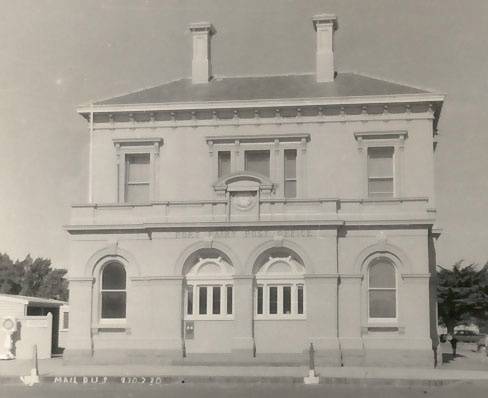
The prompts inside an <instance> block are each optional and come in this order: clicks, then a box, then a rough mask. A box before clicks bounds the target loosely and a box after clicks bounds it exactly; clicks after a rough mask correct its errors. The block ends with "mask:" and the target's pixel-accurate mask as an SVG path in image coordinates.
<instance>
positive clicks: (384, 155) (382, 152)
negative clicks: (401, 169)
mask: <svg viewBox="0 0 488 398" xmlns="http://www.w3.org/2000/svg"><path fill="white" fill-rule="evenodd" d="M368 175H369V176H370V177H392V176H393V147H377V148H368Z"/></svg>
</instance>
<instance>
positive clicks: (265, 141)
mask: <svg viewBox="0 0 488 398" xmlns="http://www.w3.org/2000/svg"><path fill="white" fill-rule="evenodd" d="M206 140H207V144H208V147H209V153H210V157H211V158H212V162H211V163H212V174H213V178H214V181H215V180H218V182H219V183H221V182H222V179H223V178H225V177H226V175H228V174H231V173H240V172H249V174H252V173H255V174H259V175H261V176H264V177H267V178H268V179H269V181H270V182H271V183H272V186H271V191H272V194H273V196H275V197H278V198H279V197H283V198H297V197H301V196H303V195H304V194H305V190H306V186H307V183H306V181H305V180H306V178H307V170H306V169H307V167H306V163H307V144H308V142H309V141H310V135H309V134H304V133H297V134H288V133H285V134H262V135H261V134H260V135H253V134H250V135H245V136H240V137H236V136H235V135H232V136H230V135H229V136H212V137H206ZM214 186H216V187H222V184H216V185H214ZM218 191H219V192H221V191H222V190H220V189H219V190H218Z"/></svg>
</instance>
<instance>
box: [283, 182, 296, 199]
mask: <svg viewBox="0 0 488 398" xmlns="http://www.w3.org/2000/svg"><path fill="white" fill-rule="evenodd" d="M296 197H297V182H296V181H285V198H296Z"/></svg>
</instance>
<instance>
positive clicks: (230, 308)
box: [227, 286, 232, 315]
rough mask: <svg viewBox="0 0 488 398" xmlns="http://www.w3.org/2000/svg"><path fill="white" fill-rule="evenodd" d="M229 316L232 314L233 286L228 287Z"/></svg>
mask: <svg viewBox="0 0 488 398" xmlns="http://www.w3.org/2000/svg"><path fill="white" fill-rule="evenodd" d="M227 314H229V315H230V314H232V286H227Z"/></svg>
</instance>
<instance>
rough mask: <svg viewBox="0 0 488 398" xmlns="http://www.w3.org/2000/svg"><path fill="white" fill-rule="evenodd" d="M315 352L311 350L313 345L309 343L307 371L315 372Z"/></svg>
mask: <svg viewBox="0 0 488 398" xmlns="http://www.w3.org/2000/svg"><path fill="white" fill-rule="evenodd" d="M314 355H315V351H314V350H313V343H310V348H309V349H308V369H309V370H313V371H314V372H315V357H314Z"/></svg>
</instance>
